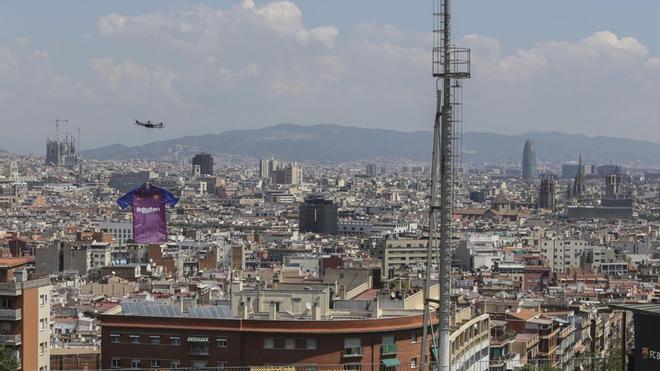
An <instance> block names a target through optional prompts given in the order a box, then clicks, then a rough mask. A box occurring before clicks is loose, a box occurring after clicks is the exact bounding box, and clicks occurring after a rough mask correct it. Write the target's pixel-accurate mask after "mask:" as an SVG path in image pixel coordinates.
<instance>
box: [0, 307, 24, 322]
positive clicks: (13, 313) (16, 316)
mask: <svg viewBox="0 0 660 371" xmlns="http://www.w3.org/2000/svg"><path fill="white" fill-rule="evenodd" d="M22 318H23V317H22V316H21V310H20V309H0V321H20V320H21V319H22Z"/></svg>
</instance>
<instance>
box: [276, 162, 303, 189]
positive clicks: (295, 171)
mask: <svg viewBox="0 0 660 371" xmlns="http://www.w3.org/2000/svg"><path fill="white" fill-rule="evenodd" d="M272 177H273V180H274V181H275V183H276V184H290V185H300V184H302V177H303V175H302V168H301V167H300V166H298V164H296V163H293V164H288V165H286V166H284V167H281V168H278V169H276V170H274V171H273V176H272Z"/></svg>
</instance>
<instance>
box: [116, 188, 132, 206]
mask: <svg viewBox="0 0 660 371" xmlns="http://www.w3.org/2000/svg"><path fill="white" fill-rule="evenodd" d="M133 192H134V191H130V192H128V193H127V194H125V195H123V196H121V197H120V198H119V199H118V200H117V204H119V207H121V208H122V209H125V208H127V207H129V206H132V205H133Z"/></svg>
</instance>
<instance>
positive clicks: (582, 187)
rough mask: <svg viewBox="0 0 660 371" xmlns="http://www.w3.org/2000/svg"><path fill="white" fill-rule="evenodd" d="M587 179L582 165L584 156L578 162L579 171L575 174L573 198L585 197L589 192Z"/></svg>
mask: <svg viewBox="0 0 660 371" xmlns="http://www.w3.org/2000/svg"><path fill="white" fill-rule="evenodd" d="M586 182H587V181H586V178H585V176H584V166H583V165H582V154H580V158H579V160H578V171H577V174H575V180H574V181H573V192H572V195H573V197H576V198H579V197H582V196H584V194H585V192H586V190H587V184H586Z"/></svg>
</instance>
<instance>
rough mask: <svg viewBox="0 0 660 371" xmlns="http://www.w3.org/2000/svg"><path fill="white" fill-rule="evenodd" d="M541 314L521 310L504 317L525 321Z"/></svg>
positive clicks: (529, 310) (508, 313)
mask: <svg viewBox="0 0 660 371" xmlns="http://www.w3.org/2000/svg"><path fill="white" fill-rule="evenodd" d="M539 314H541V313H540V312H537V311H535V310H531V309H521V310H519V311H517V312H507V313H506V315H507V317H513V318H517V319H521V320H523V321H527V320H528V319H530V318H534V317H536V316H538V315H539Z"/></svg>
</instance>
